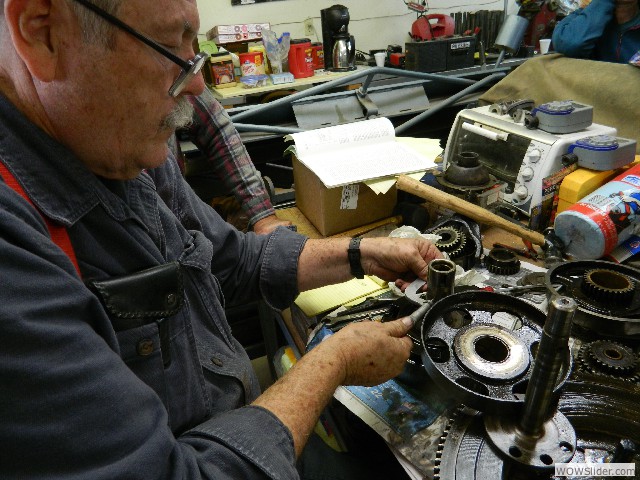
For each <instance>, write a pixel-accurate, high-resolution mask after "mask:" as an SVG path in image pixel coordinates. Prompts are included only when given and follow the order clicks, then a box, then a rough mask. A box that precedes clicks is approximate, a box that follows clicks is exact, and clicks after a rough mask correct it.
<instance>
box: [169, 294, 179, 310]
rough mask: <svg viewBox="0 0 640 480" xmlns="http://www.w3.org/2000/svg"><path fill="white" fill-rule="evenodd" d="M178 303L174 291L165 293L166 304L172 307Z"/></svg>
mask: <svg viewBox="0 0 640 480" xmlns="http://www.w3.org/2000/svg"><path fill="white" fill-rule="evenodd" d="M177 303H178V296H177V295H176V294H175V293H170V294H168V295H167V306H168V307H170V308H173V307H175V306H176V304H177Z"/></svg>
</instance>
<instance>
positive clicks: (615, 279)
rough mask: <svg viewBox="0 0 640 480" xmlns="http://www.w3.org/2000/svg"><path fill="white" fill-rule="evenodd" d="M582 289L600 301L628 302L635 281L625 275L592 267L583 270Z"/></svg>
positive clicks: (631, 295)
mask: <svg viewBox="0 0 640 480" xmlns="http://www.w3.org/2000/svg"><path fill="white" fill-rule="evenodd" d="M582 291H583V292H584V293H585V294H586V295H589V296H590V297H591V298H593V299H594V300H597V301H599V302H602V303H613V302H616V303H627V304H628V303H629V302H630V301H631V299H632V298H633V294H634V291H635V282H634V281H633V280H632V279H631V278H629V277H628V276H626V275H623V274H621V273H618V272H615V271H613V270H608V269H606V268H594V269H591V270H587V271H586V272H584V277H583V279H582Z"/></svg>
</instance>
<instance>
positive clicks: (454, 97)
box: [395, 72, 506, 135]
mask: <svg viewBox="0 0 640 480" xmlns="http://www.w3.org/2000/svg"><path fill="white" fill-rule="evenodd" d="M505 76H506V73H502V72H500V73H494V74H492V75H489V76H488V77H485V78H483V79H482V80H478V81H477V82H476V83H474V84H473V85H471V86H469V87H467V88H465V89H464V90H461V91H459V92H458V93H456V94H455V95H451V96H450V97H449V98H447V99H446V100H445V101H443V102H442V103H440V104H438V106H437V107H433V108H430V109H429V110H425V111H424V112H422V113H420V114H418V115H416V116H415V117H413V118H412V119H411V120H407V121H406V122H404V123H403V124H402V125H398V127H396V129H395V132H396V135H398V134H400V133H402V132H404V131H405V130H407V129H408V128H410V127H412V126H414V125H415V124H417V123H419V122H421V121H422V120H424V119H426V118H429V117H430V116H431V115H435V114H436V113H438V112H439V111H440V110H442V109H443V108H446V107H448V106H450V105H453V104H454V103H455V102H457V101H458V99H460V98H462V97H464V96H465V95H468V94H470V93H472V92H475V91H476V90H478V89H479V88H481V87H483V86H484V85H485V84H487V83H490V82H493V81H495V80H497V79H499V78H503V77H505Z"/></svg>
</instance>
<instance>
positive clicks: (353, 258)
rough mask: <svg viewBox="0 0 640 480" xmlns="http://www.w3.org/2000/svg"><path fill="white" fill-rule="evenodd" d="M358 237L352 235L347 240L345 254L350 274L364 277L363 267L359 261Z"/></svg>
mask: <svg viewBox="0 0 640 480" xmlns="http://www.w3.org/2000/svg"><path fill="white" fill-rule="evenodd" d="M361 240H362V239H361V238H360V237H354V238H352V239H351V241H350V242H349V248H348V250H347V255H348V257H349V266H350V267H351V275H353V276H354V277H356V278H364V269H363V268H362V262H361V261H360V241H361Z"/></svg>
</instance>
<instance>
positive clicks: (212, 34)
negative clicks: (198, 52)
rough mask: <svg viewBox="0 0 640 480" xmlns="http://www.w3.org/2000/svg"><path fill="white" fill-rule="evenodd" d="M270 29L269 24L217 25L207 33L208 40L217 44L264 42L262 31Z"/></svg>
mask: <svg viewBox="0 0 640 480" xmlns="http://www.w3.org/2000/svg"><path fill="white" fill-rule="evenodd" d="M269 28H271V25H270V24H269V23H240V24H236V25H216V26H215V27H213V28H212V29H211V30H209V31H208V32H207V40H213V41H214V42H216V43H231V42H245V41H253V40H262V30H265V29H269Z"/></svg>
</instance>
